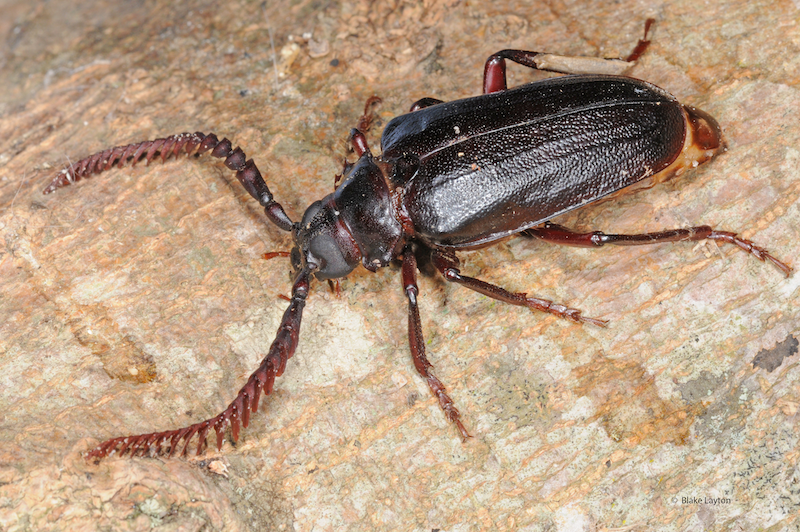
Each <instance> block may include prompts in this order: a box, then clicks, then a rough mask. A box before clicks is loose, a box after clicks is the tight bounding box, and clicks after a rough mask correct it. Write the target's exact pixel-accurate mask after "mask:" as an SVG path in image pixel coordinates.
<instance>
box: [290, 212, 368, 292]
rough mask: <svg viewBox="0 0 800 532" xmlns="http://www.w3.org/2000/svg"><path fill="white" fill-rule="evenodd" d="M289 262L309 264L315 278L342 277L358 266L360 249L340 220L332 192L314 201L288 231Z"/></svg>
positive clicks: (298, 267)
mask: <svg viewBox="0 0 800 532" xmlns="http://www.w3.org/2000/svg"><path fill="white" fill-rule="evenodd" d="M292 234H293V236H294V241H295V244H296V246H295V248H294V249H293V250H292V257H291V259H292V266H293V267H294V268H295V270H299V269H300V268H309V269H310V270H312V271H314V274H315V275H316V277H317V279H335V278H338V277H344V276H346V275H347V274H349V273H350V272H351V271H353V270H354V269H355V267H356V266H358V264H359V262H360V261H361V253H360V252H359V250H358V246H357V245H356V242H355V240H354V239H353V236H352V235H351V234H350V231H349V230H348V229H347V227H346V226H345V224H344V222H342V219H341V217H340V216H339V212H338V211H337V210H336V207H335V205H334V203H333V198H332V196H328V197H326V198H323V200H321V201H315V202H314V203H312V204H311V205H309V207H308V209H306V212H305V214H303V219H302V221H301V222H300V223H299V224H298V225H296V226H295V228H294V229H293V231H292Z"/></svg>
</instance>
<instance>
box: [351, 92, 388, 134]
mask: <svg viewBox="0 0 800 532" xmlns="http://www.w3.org/2000/svg"><path fill="white" fill-rule="evenodd" d="M382 101H383V100H381V98H380V96H370V97H369V98H367V102H366V103H365V104H364V114H363V115H361V117H360V118H359V119H358V124H356V129H357V130H359V131H363V132H364V133H367V132H368V131H369V130H370V128H371V127H372V123H373V122H374V121H375V118H376V117H377V115H376V114H375V112H374V111H373V110H372V108H373V107H377V106H378V105H379V104H380V103H381V102H382Z"/></svg>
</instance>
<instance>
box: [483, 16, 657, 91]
mask: <svg viewBox="0 0 800 532" xmlns="http://www.w3.org/2000/svg"><path fill="white" fill-rule="evenodd" d="M653 22H655V20H654V19H651V18H650V19H647V21H646V22H645V25H644V38H643V39H640V40H639V42H638V43H637V44H636V47H635V48H634V49H633V52H631V54H630V55H629V56H628V57H627V58H626V59H610V58H608V59H607V58H602V57H569V56H563V55H556V54H548V53H544V52H529V51H525V50H500V51H499V52H497V53H494V54H492V55H491V56H489V58H488V59H487V60H486V65H485V66H484V69H483V93H484V94H489V93H490V92H497V91H502V90H506V88H507V85H506V61H505V60H506V59H508V60H509V61H514V62H515V63H518V64H520V65H522V66H526V67H529V68H534V69H536V70H546V71H548V72H560V73H562V74H611V75H615V76H618V75H620V74H622V73H623V72H625V71H626V70H628V69H629V68H631V67H632V66H633V65H634V64H636V60H637V59H639V57H641V55H642V54H643V53H644V52H645V50H647V47H648V46H649V45H650V41H649V40H648V33H649V31H650V27H651V26H652V25H653Z"/></svg>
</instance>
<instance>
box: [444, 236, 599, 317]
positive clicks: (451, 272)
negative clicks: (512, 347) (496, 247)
mask: <svg viewBox="0 0 800 532" xmlns="http://www.w3.org/2000/svg"><path fill="white" fill-rule="evenodd" d="M431 258H432V259H433V265H434V266H435V267H436V269H437V270H439V273H441V274H442V276H443V277H444V278H445V279H446V280H448V281H450V282H452V283H458V284H460V285H462V286H466V287H467V288H469V289H470V290H474V291H476V292H478V293H480V294H483V295H485V296H488V297H491V298H492V299H496V300H498V301H502V302H504V303H508V304H510V305H516V306H519V307H528V308H530V309H533V310H540V311H542V312H547V313H549V314H553V315H554V316H558V317H559V318H565V319H568V320H572V321H574V322H577V323H591V324H592V325H597V326H599V327H605V326H606V324H607V323H608V322H607V321H606V320H599V319H597V318H587V317H586V316H582V315H581V311H580V310H578V309H575V308H570V307H567V306H564V305H559V304H558V303H553V302H552V301H549V300H547V299H541V298H538V297H528V295H527V294H525V293H523V292H509V291H508V290H506V289H505V288H501V287H499V286H497V285H493V284H490V283H487V282H486V281H481V280H480V279H476V278H474V277H467V276H466V275H461V272H460V271H459V269H458V264H459V263H458V258H457V257H456V255H455V253H452V252H447V251H443V250H439V249H436V250H433V251H432V253H431Z"/></svg>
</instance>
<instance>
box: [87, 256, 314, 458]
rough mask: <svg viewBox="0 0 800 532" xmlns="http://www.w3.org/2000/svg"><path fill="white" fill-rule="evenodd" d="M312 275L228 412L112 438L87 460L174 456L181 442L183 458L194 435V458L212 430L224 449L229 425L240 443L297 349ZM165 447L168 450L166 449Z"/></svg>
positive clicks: (297, 284)
mask: <svg viewBox="0 0 800 532" xmlns="http://www.w3.org/2000/svg"><path fill="white" fill-rule="evenodd" d="M310 275H311V272H310V271H309V270H308V269H304V270H301V271H300V273H299V274H298V275H297V278H296V279H295V281H294V285H293V286H292V297H291V299H290V300H289V301H290V305H289V308H287V309H286V312H284V313H283V319H282V320H281V324H280V327H279V328H278V332H277V334H276V335H275V340H273V342H272V345H271V346H270V348H269V352H268V353H267V356H266V357H264V359H263V360H262V361H261V365H260V366H259V367H258V369H257V370H256V371H255V372H254V373H253V374H252V375H250V378H249V379H247V384H245V385H244V387H242V389H241V390H239V393H238V394H237V395H236V398H235V399H234V400H233V402H231V404H229V405H228V407H227V408H226V409H225V410H223V411H222V412H221V413H220V414H218V415H217V416H215V417H212V418H210V419H207V420H205V421H201V422H200V423H195V424H194V425H190V426H188V427H184V428H181V429H175V430H167V431H164V432H153V433H151V434H139V435H135V436H121V437H119V438H112V439H110V440H107V441H105V442H103V443H101V444H100V445H98V446H97V447H95V448H94V449H92V450H91V451H89V453H87V455H86V458H87V460H90V459H94V460H100V459H102V458H105V457H106V456H109V455H111V454H115V453H118V454H119V455H120V456H122V455H123V454H125V452H126V451H128V452H130V455H131V456H134V455H136V453H137V452H138V453H140V454H141V455H142V456H146V455H147V454H148V453H150V452H151V450H152V451H153V452H154V453H155V454H156V455H159V454H162V452H167V449H168V450H169V456H174V455H175V453H176V452H177V451H178V447H179V446H180V445H181V440H182V441H183V449H182V450H181V455H182V456H186V455H187V454H188V452H189V444H190V442H191V440H192V438H193V437H194V436H195V434H196V435H197V436H198V441H197V448H196V450H195V454H197V455H199V454H200V453H201V452H202V451H203V449H204V448H205V447H206V446H207V442H206V436H207V435H208V433H209V432H210V429H212V428H213V429H214V432H216V436H217V438H216V442H217V449H221V448H222V442H223V436H224V435H225V429H226V428H227V426H228V425H230V426H231V436H232V438H233V441H237V440H238V439H239V424H240V423H241V426H242V427H245V428H247V425H248V424H249V423H250V413H251V412H256V411H257V410H258V400H259V397H260V396H261V394H262V393H263V394H264V395H265V396H267V395H269V394H271V393H272V386H273V383H274V382H275V377H280V376H281V375H282V374H283V370H284V369H285V368H286V361H287V360H289V359H290V358H291V357H292V355H294V352H295V349H297V343H298V337H299V334H300V321H301V319H302V317H303V307H304V306H305V303H306V297H307V296H308V289H309V277H310ZM164 446H166V448H163V447H164Z"/></svg>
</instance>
